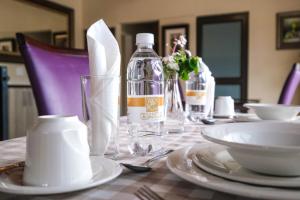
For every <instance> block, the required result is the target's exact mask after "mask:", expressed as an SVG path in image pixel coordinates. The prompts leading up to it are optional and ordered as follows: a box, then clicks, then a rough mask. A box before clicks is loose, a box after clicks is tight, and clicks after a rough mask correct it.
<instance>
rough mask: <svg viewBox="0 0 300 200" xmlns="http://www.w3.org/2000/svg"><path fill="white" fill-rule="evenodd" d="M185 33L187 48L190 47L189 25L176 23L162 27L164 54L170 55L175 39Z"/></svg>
mask: <svg viewBox="0 0 300 200" xmlns="http://www.w3.org/2000/svg"><path fill="white" fill-rule="evenodd" d="M180 35H184V36H185V37H186V40H187V44H186V48H187V49H188V48H189V25H188V24H176V25H168V26H163V27H162V49H163V56H166V55H170V54H171V53H172V49H173V47H174V39H176V38H178V37H179V36H180Z"/></svg>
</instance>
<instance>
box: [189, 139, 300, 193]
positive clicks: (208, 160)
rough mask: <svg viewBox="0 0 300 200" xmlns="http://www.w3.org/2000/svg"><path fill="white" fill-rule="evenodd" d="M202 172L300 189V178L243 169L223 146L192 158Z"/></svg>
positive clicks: (203, 150) (252, 182)
mask: <svg viewBox="0 0 300 200" xmlns="http://www.w3.org/2000/svg"><path fill="white" fill-rule="evenodd" d="M192 160H193V163H194V164H195V165H196V166H197V167H199V168H200V169H202V170H205V171H207V172H209V173H211V174H214V175H217V176H220V177H223V178H227V179H230V180H233V181H240V182H244V183H251V184H256V185H263V186H275V187H300V177H280V176H268V175H263V174H259V173H255V172H252V171H250V170H247V169H245V168H243V167H242V166H241V165H240V164H239V163H237V162H236V161H235V160H234V159H233V158H232V157H231V156H230V155H229V153H228V152H227V151H226V150H225V148H224V147H223V146H220V145H217V144H211V146H210V147H206V148H203V149H202V150H201V151H199V152H197V153H195V154H194V155H193V156H192Z"/></svg>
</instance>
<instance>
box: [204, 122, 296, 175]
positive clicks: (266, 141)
mask: <svg viewBox="0 0 300 200" xmlns="http://www.w3.org/2000/svg"><path fill="white" fill-rule="evenodd" d="M202 135H203V137H204V138H206V139H207V140H210V141H212V142H215V143H218V144H222V145H225V146H227V147H228V148H227V151H228V152H229V153H230V155H231V156H232V157H233V158H234V159H235V160H236V161H237V162H238V163H240V164H241V165H242V166H243V167H244V168H247V169H250V170H253V171H256V172H260V173H264V174H270V175H278V176H299V175H300V124H299V123H292V122H274V121H273V122H271V121H270V122H253V123H239V124H238V123H235V124H223V125H216V126H211V127H208V128H205V129H204V130H203V131H202Z"/></svg>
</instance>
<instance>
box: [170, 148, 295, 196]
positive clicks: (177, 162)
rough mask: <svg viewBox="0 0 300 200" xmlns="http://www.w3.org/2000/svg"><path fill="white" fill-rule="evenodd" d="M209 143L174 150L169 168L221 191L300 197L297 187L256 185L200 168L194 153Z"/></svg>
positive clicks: (186, 177)
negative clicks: (231, 179)
mask: <svg viewBox="0 0 300 200" xmlns="http://www.w3.org/2000/svg"><path fill="white" fill-rule="evenodd" d="M207 145H208V146H210V145H211V144H209V143H203V144H202V145H195V146H193V147H186V148H182V149H179V150H177V151H175V152H173V153H172V154H170V155H169V157H168V159H167V166H168V168H169V169H170V170H171V171H172V172H173V173H174V174H176V175H178V176H179V177H181V178H183V179H184V180H186V181H188V182H191V183H194V184H196V185H199V186H201V187H206V188H209V189H213V190H217V191H220V192H225V193H230V194H235V195H240V196H246V197H250V198H260V199H262V198H263V199H273V200H276V199H278V200H279V199H280V200H282V199H285V200H299V199H300V190H297V189H295V188H294V189H289V188H273V187H267V186H264V187H261V186H255V185H250V184H245V183H240V182H235V181H230V180H226V179H224V178H221V177H218V176H214V175H211V174H209V173H207V172H205V171H203V170H201V169H199V168H198V167H197V166H195V165H194V164H193V162H192V155H194V154H195V153H196V152H199V151H201V150H202V149H203V148H205V147H207Z"/></svg>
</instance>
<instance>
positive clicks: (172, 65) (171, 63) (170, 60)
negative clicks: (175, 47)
mask: <svg viewBox="0 0 300 200" xmlns="http://www.w3.org/2000/svg"><path fill="white" fill-rule="evenodd" d="M162 62H163V63H164V64H165V65H166V67H167V68H169V69H171V70H176V71H178V70H179V65H178V64H177V63H176V62H175V60H174V57H173V56H166V57H163V59H162Z"/></svg>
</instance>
